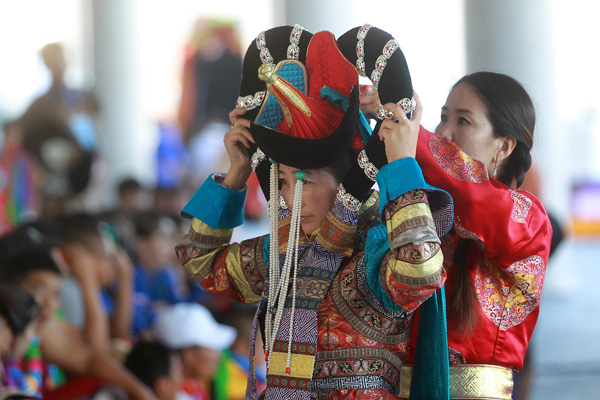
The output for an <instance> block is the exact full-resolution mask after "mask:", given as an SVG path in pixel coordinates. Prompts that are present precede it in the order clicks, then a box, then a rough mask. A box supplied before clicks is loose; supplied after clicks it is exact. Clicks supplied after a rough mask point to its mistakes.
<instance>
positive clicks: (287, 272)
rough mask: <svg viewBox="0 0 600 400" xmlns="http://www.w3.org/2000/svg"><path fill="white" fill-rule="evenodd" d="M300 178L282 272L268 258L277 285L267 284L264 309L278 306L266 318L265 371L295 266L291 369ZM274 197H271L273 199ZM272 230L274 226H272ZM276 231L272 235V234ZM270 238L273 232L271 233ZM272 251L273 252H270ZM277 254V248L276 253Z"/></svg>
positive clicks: (298, 234) (298, 237)
mask: <svg viewBox="0 0 600 400" xmlns="http://www.w3.org/2000/svg"><path fill="white" fill-rule="evenodd" d="M299 173H300V175H297V177H301V179H298V178H297V179H298V181H297V182H296V187H295V190H294V201H293V205H292V218H291V224H290V233H289V235H290V236H289V239H288V243H287V248H286V256H285V261H284V263H283V269H282V270H281V271H279V268H278V267H279V264H278V260H279V259H278V258H277V261H275V260H273V258H272V257H270V262H271V265H277V268H276V269H277V270H278V278H279V279H278V282H277V284H276V285H271V284H269V285H270V287H269V297H268V301H267V307H268V309H269V311H271V310H272V308H271V307H274V306H275V304H276V305H277V310H276V312H275V317H274V318H272V317H269V314H272V313H270V312H269V314H267V321H266V322H267V329H266V330H267V333H266V336H267V352H268V353H267V360H268V361H267V368H269V366H270V362H271V357H272V354H273V347H274V344H275V339H276V338H277V332H278V331H279V326H280V324H281V319H282V316H283V309H284V308H285V300H286V298H287V295H288V288H289V283H290V278H291V275H292V264H293V265H294V270H293V278H292V307H291V311H290V312H291V315H290V326H289V335H288V336H289V338H288V339H289V343H288V354H287V365H286V371H287V370H288V369H289V368H290V360H291V340H292V336H293V326H294V313H295V307H296V277H297V271H298V245H299V242H300V218H301V210H302V188H303V179H304V173H303V172H302V171H299ZM272 198H273V197H272ZM272 228H273V226H272ZM276 234H278V232H276V233H275V235H276ZM272 235H273V233H272ZM271 251H274V250H273V249H271ZM276 252H277V254H279V252H278V248H277V250H276ZM272 270H273V268H272V267H270V268H269V271H270V273H272Z"/></svg>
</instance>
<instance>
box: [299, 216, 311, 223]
mask: <svg viewBox="0 0 600 400" xmlns="http://www.w3.org/2000/svg"><path fill="white" fill-rule="evenodd" d="M308 218H309V217H307V216H301V217H300V222H304V221H306V220H307V219H308Z"/></svg>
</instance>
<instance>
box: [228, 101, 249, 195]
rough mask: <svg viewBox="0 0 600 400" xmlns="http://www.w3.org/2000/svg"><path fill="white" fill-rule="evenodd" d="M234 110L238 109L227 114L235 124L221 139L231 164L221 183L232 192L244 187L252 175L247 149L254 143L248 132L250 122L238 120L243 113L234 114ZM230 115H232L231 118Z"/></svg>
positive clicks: (242, 119)
mask: <svg viewBox="0 0 600 400" xmlns="http://www.w3.org/2000/svg"><path fill="white" fill-rule="evenodd" d="M236 110H238V109H237V108H236V109H235V110H234V111H232V112H231V113H230V114H229V116H230V119H231V120H232V122H233V121H235V122H234V123H233V124H232V127H231V129H230V130H229V131H228V132H227V133H226V134H225V138H224V139H223V142H224V143H225V149H226V150H227V156H228V157H229V161H230V164H231V165H230V167H229V171H228V172H227V176H226V177H225V180H224V181H223V185H225V186H227V187H230V188H232V189H234V190H241V189H243V188H244V187H245V186H246V181H247V180H248V178H249V177H250V174H251V173H252V168H251V166H250V156H251V155H250V154H249V153H248V149H249V148H250V143H254V139H253V138H252V135H251V134H250V130H249V129H250V121H248V120H247V119H244V118H239V116H240V115H241V114H243V113H241V112H237V113H235V111H236ZM232 114H234V115H233V117H232ZM236 117H237V119H236Z"/></svg>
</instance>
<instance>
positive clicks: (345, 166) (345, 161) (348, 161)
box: [321, 150, 358, 183]
mask: <svg viewBox="0 0 600 400" xmlns="http://www.w3.org/2000/svg"><path fill="white" fill-rule="evenodd" d="M357 155H358V151H353V150H350V151H349V152H347V153H346V154H345V155H344V156H342V157H339V158H338V159H336V160H335V161H334V162H333V163H331V164H329V165H326V166H325V167H323V168H321V169H322V170H324V171H327V172H328V173H330V174H331V175H333V177H334V178H335V179H336V180H337V181H338V182H340V183H341V182H342V181H343V180H344V177H345V176H346V174H347V173H348V171H349V170H350V166H351V165H352V160H355V159H356V156H357Z"/></svg>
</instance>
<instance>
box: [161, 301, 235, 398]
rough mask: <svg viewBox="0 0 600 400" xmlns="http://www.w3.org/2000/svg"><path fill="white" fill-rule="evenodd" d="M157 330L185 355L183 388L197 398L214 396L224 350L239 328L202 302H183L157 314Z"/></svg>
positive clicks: (170, 346)
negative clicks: (223, 321)
mask: <svg viewBox="0 0 600 400" xmlns="http://www.w3.org/2000/svg"><path fill="white" fill-rule="evenodd" d="M153 331H154V334H155V336H156V338H157V339H158V340H159V341H160V342H161V343H163V344H165V345H166V346H168V347H169V348H170V349H173V350H177V351H178V352H179V354H180V356H181V363H182V366H183V377H184V380H183V383H182V386H181V389H182V390H183V391H184V392H185V393H187V394H188V395H190V396H191V397H192V398H194V399H195V400H208V399H212V397H211V391H212V390H211V386H212V382H213V380H214V378H215V374H216V370H217V367H218V365H219V360H220V358H221V353H222V351H223V350H225V349H227V348H228V347H229V346H231V344H232V343H233V341H234V339H235V337H236V332H235V329H234V328H232V327H230V326H227V325H221V324H219V323H217V322H216V321H215V319H214V318H213V316H212V315H211V313H210V311H208V309H207V308H206V307H204V306H201V305H200V304H197V303H179V304H175V305H173V306H171V307H169V308H167V309H165V310H164V311H162V312H161V313H160V314H158V315H157V318H156V322H155V324H154V329H153Z"/></svg>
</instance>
